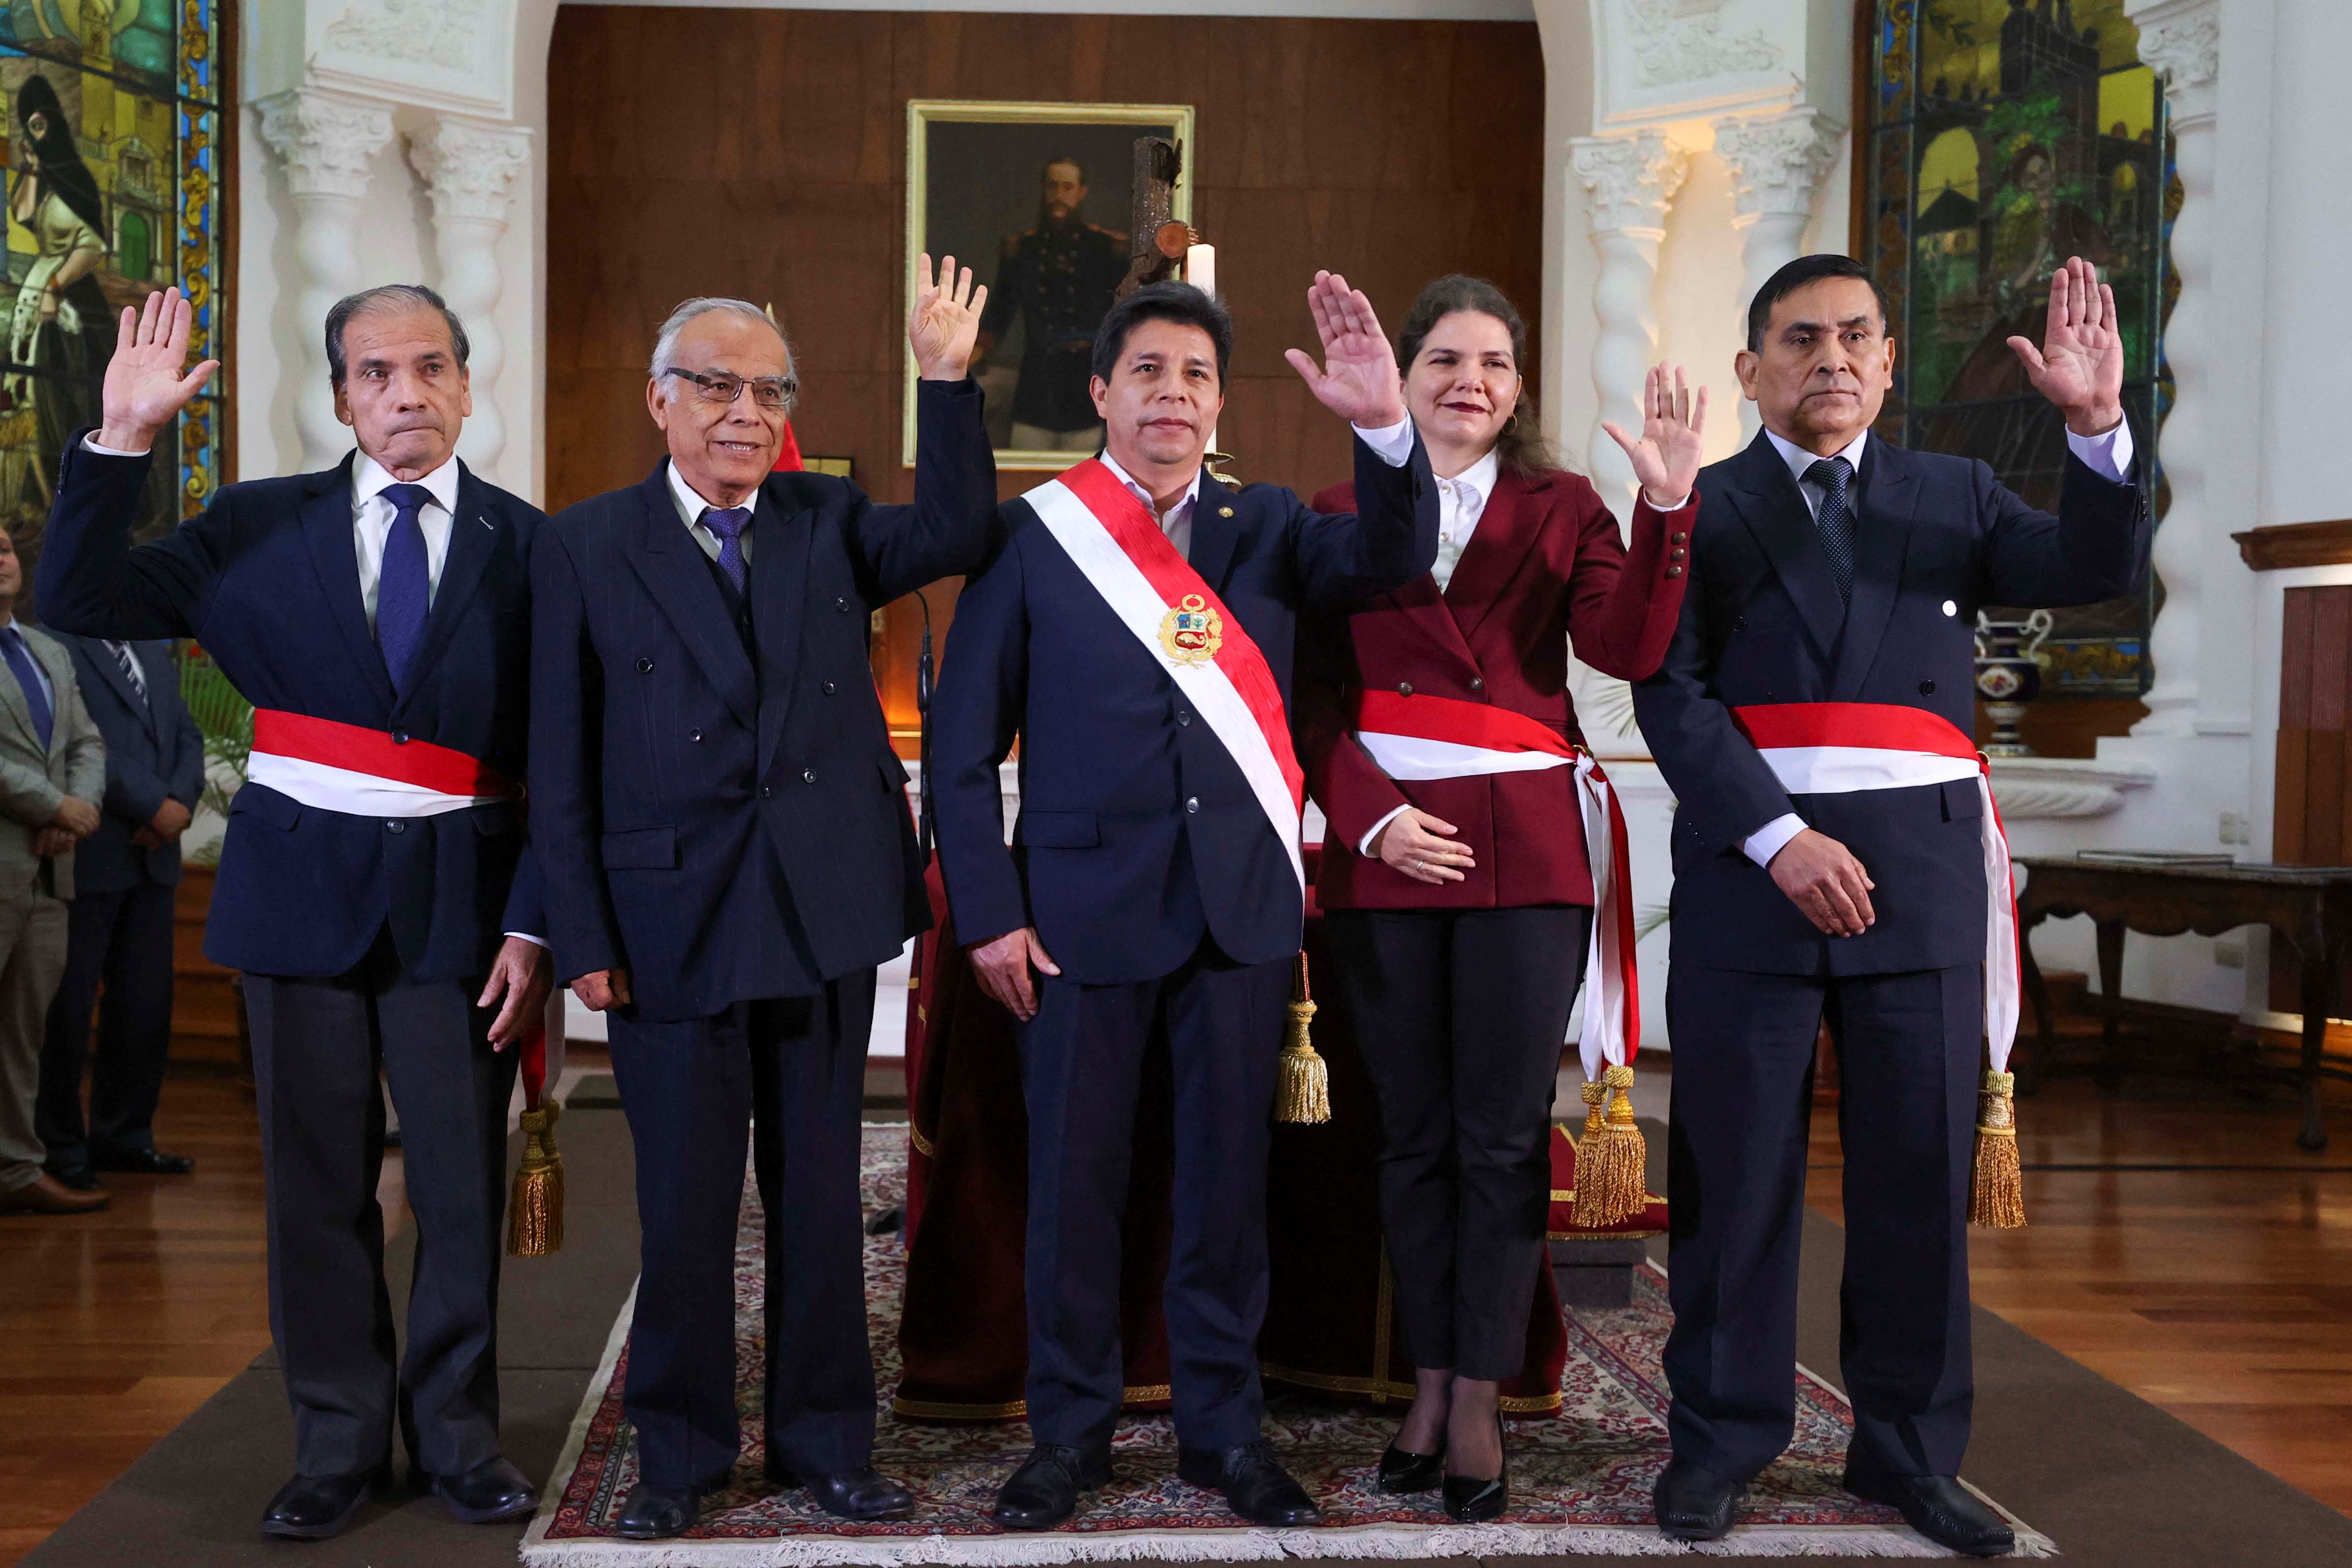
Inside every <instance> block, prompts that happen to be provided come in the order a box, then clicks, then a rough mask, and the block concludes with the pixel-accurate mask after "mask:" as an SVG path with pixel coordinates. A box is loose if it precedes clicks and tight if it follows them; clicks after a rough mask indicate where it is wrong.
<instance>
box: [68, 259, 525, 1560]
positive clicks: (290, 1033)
mask: <svg viewBox="0 0 2352 1568" xmlns="http://www.w3.org/2000/svg"><path fill="white" fill-rule="evenodd" d="M188 322H189V310H188V306H187V303H186V301H184V300H181V299H180V298H179V295H178V290H176V289H174V290H171V291H169V292H167V293H165V294H161V295H150V296H149V297H148V300H147V305H146V308H145V310H144V311H143V312H141V311H133V310H125V311H123V313H122V322H121V338H120V340H119V342H118V343H117V346H116V348H115V353H114V359H113V362H112V363H110V364H109V366H108V367H107V373H106V391H105V403H104V415H105V423H104V425H103V426H101V427H100V429H99V430H97V431H96V432H94V433H86V434H84V435H80V436H77V437H75V438H74V440H73V441H72V442H71V443H70V444H69V445H68V447H67V449H66V454H65V458H64V461H63V464H62V466H61V469H60V472H59V477H58V499H57V503H56V505H55V506H54V507H53V508H52V509H51V510H50V513H49V522H48V531H47V536H46V540H45V543H44V547H43V550H42V553H41V563H40V575H39V585H40V603H41V609H42V613H43V614H44V615H45V616H47V618H48V620H49V622H50V623H51V624H52V625H54V626H58V627H61V628H63V629H65V630H67V631H71V632H75V633H78V634H80V635H82V636H85V637H114V638H132V639H143V638H156V637H194V638H196V639H197V640H198V641H200V642H202V643H203V644H204V646H205V650H206V651H207V652H208V653H210V654H211V655H212V657H213V658H214V659H215V661H216V662H217V663H218V664H219V666H220V668H221V669H222V670H223V671H224V672H225V673H226V675H227V676H228V678H229V679H231V680H232V681H234V682H235V683H236V689H238V690H239V691H241V692H243V693H244V694H245V695H246V697H247V698H248V699H250V700H252V702H253V704H254V708H255V714H254V744H253V751H252V753H251V755H250V757H249V759H248V761H247V779H246V783H245V784H244V785H243V787H241V788H240V789H239V790H238V791H237V792H236V797H235V799H234V800H233V801H232V803H231V805H230V807H229V820H228V837H227V840H226V844H225V845H224V846H223V847H222V851H221V866H220V878H219V881H218V883H217V885H216V886H215V889H214V892H213V903H212V911H211V917H210V919H209V920H208V921H206V922H205V956H207V957H209V958H210V959H212V961H213V962H214V963H220V964H224V965H226V966H227V967H229V968H231V969H237V970H242V971H244V978H243V981H242V984H243V986H244V991H245V1001H246V1010H247V1017H248V1019H249V1021H250V1023H251V1026H252V1031H253V1067H254V1077H255V1079H256V1084H257V1091H258V1095H259V1100H260V1112H261V1153H262V1164H263V1171H264V1173H265V1175H266V1176H267V1179H268V1207H269V1321H270V1328H271V1331H272V1334H273V1336H274V1338H275V1339H276V1342H277V1345H278V1358H279V1360H280V1362H281V1363H282V1364H283V1366H284V1368H285V1377H286V1393H287V1398H288V1400H289V1403H290V1404H291V1405H293V1410H294V1444H295V1457H296V1468H297V1473H296V1474H295V1476H294V1478H293V1479H291V1480H289V1481H288V1482H287V1483H286V1485H285V1486H284V1487H282V1488H280V1489H279V1490H278V1495H277V1496H276V1497H275V1498H273V1499H272V1500H271V1501H270V1503H269V1506H268V1510H266V1511H265V1512H264V1513H263V1515H262V1521H261V1527H262V1529H263V1531H265V1532H267V1533H268V1534H271V1535H276V1536H285V1537H292V1538H297V1539H314V1538H317V1537H321V1536H327V1535H332V1534H335V1533H336V1532H337V1531H341V1530H342V1529H343V1528H345V1527H346V1526H347V1525H348V1524H349V1523H350V1522H351V1521H352V1517H353V1516H354V1515H355V1514H356V1513H357V1512H358V1510H359V1508H360V1505H361V1504H362V1502H363V1501H365V1500H366V1499H367V1497H368V1495H369V1492H370V1490H371V1489H372V1488H373V1486H374V1484H375V1483H377V1482H378V1481H379V1480H380V1479H382V1478H383V1475H384V1473H385V1472H386V1470H387V1469H388V1468H389V1465H390V1459H391V1451H392V1432H393V1426H394V1423H395V1421H396V1422H397V1423H398V1425H399V1426H400V1427H401V1428H402V1433H403V1436H404V1438H405V1440H406V1447H407V1449H408V1455H409V1461H410V1479H411V1480H412V1482H414V1483H415V1484H416V1485H418V1486H420V1487H425V1488H429V1489H431V1490H432V1491H433V1492H434V1493H435V1494H436V1495H437V1496H439V1497H440V1498H441V1499H442V1500H443V1501H444V1502H445V1503H446V1504H447V1506H448V1509H449V1511H450V1512H451V1513H452V1514H454V1515H455V1516H456V1517H457V1518H458V1519H460V1520H462V1521H467V1522H470V1523H486V1522H488V1521H492V1520H499V1519H509V1518H512V1517H514V1516H515V1515H517V1514H519V1513H528V1512H530V1510H531V1509H532V1508H533V1507H534V1506H535V1504H536V1501H537V1499H536V1495H535V1494H536V1489H535V1488H533V1487H532V1485H531V1483H530V1481H529V1480H528V1479H525V1478H524V1476H523V1475H522V1473H521V1472H520V1470H518V1469H516V1468H515V1467H514V1466H513V1465H511V1464H509V1462H508V1461H507V1460H506V1459H504V1458H501V1457H500V1456H499V1430H498V1427H499V1385H498V1279H499V1251H500V1247H501V1244H502V1242H503V1240H504V1238H503V1237H502V1236H501V1235H500V1225H499V1219H500V1210H501V1206H502V1205H503V1203H504V1200H505V1194H506V1142H507V1114H506V1113H507V1102H508V1097H509V1094H510V1093H511V1091H512V1089H513V1084H514V1074H515V1054H514V1053H513V1052H511V1051H509V1050H507V1049H506V1048H505V1047H507V1046H509V1045H511V1044H512V1043H513V1042H514V1041H515V1040H516V1039H517V1038H519V1037H520V1035H521V1033H522V1030H523V1027H524V1026H525V1025H526V1024H527V1023H530V1022H531V1021H533V1020H536V1019H537V1018H539V1017H540V1016H541V1009H542V1007H543V1005H544V1004H545V1001H546V997H547V994H548V987H549V979H550V977H549V973H548V968H549V966H548V964H547V962H546V959H545V955H544V953H543V952H542V950H541V944H540V943H539V942H538V941H536V940H535V936H536V933H538V932H541V931H544V930H545V920H544V916H543V915H542V913H541V904H540V894H539V879H538V877H537V875H536V873H535V872H534V870H533V869H532V862H531V860H530V854H529V851H528V849H527V847H526V845H525V843H524V837H523V821H522V812H521V809H520V805H521V803H520V788H519V784H520V779H521V776H522V769H523V753H524V748H525V737H526V732H527V730H528V727H529V726H528V723H527V716H528V698H529V676H530V671H529V664H528V661H529V658H530V577H529V572H530V547H531V538H532V534H533V532H534V531H536V530H537V528H538V527H539V525H540V523H541V521H544V520H543V519H542V518H541V516H540V513H539V512H538V510H536V509H534V508H533V507H531V506H530V504H529V503H527V502H525V501H523V500H519V499H518V498H516V497H514V496H511V495H509V494H508V493H507V492H506V491H504V490H501V489H495V488H493V487H492V486H489V485H487V484H485V483H483V482H482V481H481V480H480V479H477V478H476V477H475V476H474V475H473V474H472V473H471V472H470V471H468V470H467V468H466V466H465V465H464V464H463V463H461V462H459V461H458V460H457V456H456V447H457V433H458V430H459V427H460V426H461V425H462V424H463V422H464V419H465V416H466V415H467V413H469V412H471V410H472V406H473V405H472V398H471V395H470V393H469V392H468V391H467V379H466V353H467V344H466V333H465V329H464V327H463V326H462V325H460V324H459V322H458V321H457V317H456V316H455V315H453V314H452V313H451V312H450V311H449V310H448V308H447V307H446V306H445V305H444V304H443V303H442V302H441V299H440V296H438V295H437V294H435V293H434V292H433V291H432V290H431V289H425V288H420V287H412V286H407V285H395V286H391V287H386V288H381V289H368V290H367V291H365V292H363V293H360V294H354V295H352V296H351V297H350V298H348V299H345V300H341V301H339V302H338V303H337V304H336V305H335V307H334V308H333V309H332V310H330V311H329V312H328V314H327V321H326V346H327V363H328V372H329V375H330V378H331V383H332V385H333V388H334V395H335V413H336V416H337V417H338V418H340V419H341V421H342V422H343V423H344V424H346V425H349V426H351V427H352V434H353V435H354V436H355V437H357V440H358V445H359V449H358V451H356V452H355V453H353V454H352V456H351V457H350V458H346V459H345V460H344V461H343V462H341V464H338V465H337V466H336V467H334V468H330V469H328V470H326V471H324V472H322V473H315V474H301V475H297V476H295V477H292V478H289V479H257V480H253V481H250V482H247V483H245V484H236V485H230V486H227V487H226V488H225V489H222V490H221V491H220V492H219V493H218V494H217V495H215V497H214V498H213V500H212V501H211V504H209V505H208V506H206V507H205V510H204V512H203V513H202V514H201V515H200V516H198V517H195V518H194V519H192V520H190V521H187V522H184V523H183V524H182V525H181V526H180V527H179V528H178V530H176V531H173V533H170V534H168V535H166V536H165V537H163V538H162V539H160V540H157V541H155V542H153V543H152V544H141V545H136V546H134V545H132V543H131V521H132V519H133V518H134V516H135V515H136V512H137V510H138V501H139V496H140V493H141V489H142V486H143V485H144V484H145V483H146V479H147V469H148V467H149V465H150V463H151V462H152V460H153V459H152V457H151V455H150V451H151V448H152V445H153V443H154V439H155V437H156V436H157V435H158V434H159V433H161V432H162V431H163V429H164V428H165V427H166V426H168V425H170V423H171V422H172V420H173V418H175V417H176V416H178V414H179V412H180V410H181V409H182V408H184V407H185V406H186V405H187V403H188V400H189V399H190V398H192V397H194V395H196V392H197V391H198V390H199V389H200V388H201V387H202V386H203V385H204V384H205V381H206V379H208V378H209V377H210V375H211V374H212V373H213V371H214V370H215V369H216V368H218V367H217V365H216V364H215V362H212V361H209V360H207V361H205V363H202V364H200V365H198V366H196V367H195V369H194V370H193V371H190V372H187V373H186V374H182V367H183V366H184V364H185V363H186V361H187V348H188ZM379 1075H381V1077H382V1078H383V1079H387V1080H389V1082H390V1084H391V1087H392V1098H393V1103H394V1107H395V1108H397V1110H399V1112H400V1121H401V1134H402V1142H403V1150H404V1155H405V1161H404V1163H405V1168H406V1171H407V1187H408V1202H409V1206H410V1208H412V1209H413V1210H414V1211H415V1215H416V1230H417V1240H416V1268H415V1288H414V1289H412V1291H411V1292H410V1296H409V1310H408V1332H407V1354H406V1358H405V1360H404V1362H402V1363H400V1364H399V1365H398V1366H396V1367H395V1364H394V1355H393V1352H394V1336H393V1321H392V1304H391V1302H390V1300H389V1299H388V1298H387V1297H386V1295H385V1291H384V1282H383V1212H382V1210H381V1209H380V1208H379V1207H378V1206H377V1204H376V1197H375V1190H376V1177H377V1173H378V1169H379V1167H380V1166H381V1165H382V1163H383V1126H384V1114H383V1095H382V1094H381V1093H380V1092H379V1090H378V1088H377V1082H378V1079H379Z"/></svg>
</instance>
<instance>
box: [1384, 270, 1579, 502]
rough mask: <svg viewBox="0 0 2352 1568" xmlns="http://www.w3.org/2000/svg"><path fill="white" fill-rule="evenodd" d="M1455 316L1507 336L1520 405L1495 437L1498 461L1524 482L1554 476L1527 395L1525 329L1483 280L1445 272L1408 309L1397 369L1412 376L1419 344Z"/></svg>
mask: <svg viewBox="0 0 2352 1568" xmlns="http://www.w3.org/2000/svg"><path fill="white" fill-rule="evenodd" d="M1458 310H1469V311H1473V312H1475V313H1476V314H1478V315H1481V316H1492V317H1494V318H1495V320H1496V321H1500V322H1502V323H1503V330H1504V331H1507V332H1509V333H1510V334H1511V363H1512V364H1513V365H1514V366H1515V367H1517V370H1518V373H1519V402H1518V406H1517V408H1514V409H1513V410H1512V411H1511V416H1510V417H1509V418H1508V419H1507V420H1505V421H1504V422H1503V430H1502V434H1500V435H1498V436H1496V437H1495V455H1496V458H1500V459H1501V461H1502V466H1503V467H1504V468H1508V469H1509V470H1510V471H1511V472H1512V473H1514V474H1517V476H1518V477H1519V478H1521V479H1534V478H1536V477H1537V476H1538V475H1539V474H1548V473H1553V472H1556V471H1558V469H1559V467H1560V460H1559V453H1558V452H1556V451H1554V450H1553V449H1552V444H1551V443H1550V442H1549V441H1547V440H1546V439H1544V436H1543V431H1542V430H1541V429H1540V428H1539V426H1538V421H1537V418H1536V400H1535V395H1534V394H1532V393H1530V392H1528V373H1527V363H1528V324H1527V322H1526V321H1524V320H1522V319H1521V317H1520V315H1519V308H1518V307H1517V306H1516V305H1514V304H1512V303H1511V301H1510V298H1509V296H1507V295H1506V294H1505V293H1504V292H1503V291H1502V290H1501V289H1497V288H1496V287H1495V286H1494V285H1493V284H1492V283H1489V282H1487V281H1486V279H1484V278H1473V277H1471V276H1470V275H1469V274H1468V273H1466V272H1449V273H1447V274H1446V275H1445V276H1444V277H1443V278H1440V279H1437V280H1436V281H1435V282H1433V283H1432V284H1430V285H1429V286H1428V287H1427V288H1425V289H1423V290H1422V291H1421V294H1420V296H1419V297H1418V298H1416V299H1415V300H1413V302H1412V310H1407V311H1406V312H1405V313H1404V326H1403V327H1402V329H1401V330H1400V331H1398V333H1397V366H1398V368H1399V369H1401V370H1402V371H1405V372H1407V373H1408V374H1410V373H1411V371H1412V362H1413V361H1415V360H1417V359H1419V358H1420V357H1421V347H1422V344H1423V342H1426V341H1427V340H1428V337H1429V334H1430V333H1431V332H1433V331H1435V330H1436V328H1437V323H1438V322H1440V321H1444V319H1445V318H1446V317H1448V316H1451V315H1453V314H1454V312H1456V311H1458Z"/></svg>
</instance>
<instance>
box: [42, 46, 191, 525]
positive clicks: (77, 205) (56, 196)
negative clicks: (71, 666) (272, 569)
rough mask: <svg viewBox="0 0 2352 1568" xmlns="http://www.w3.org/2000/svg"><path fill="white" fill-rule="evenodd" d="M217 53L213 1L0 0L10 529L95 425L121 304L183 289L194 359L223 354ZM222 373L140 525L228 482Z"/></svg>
mask: <svg viewBox="0 0 2352 1568" xmlns="http://www.w3.org/2000/svg"><path fill="white" fill-rule="evenodd" d="M220 64H221V62H220V51H219V30H218V0H0V97H5V123H0V145H5V149H6V167H7V201H8V208H7V230H8V244H7V252H6V259H7V269H6V273H5V277H0V322H5V325H6V328H7V342H6V353H5V369H0V525H5V526H6V527H7V528H8V529H9V531H11V532H14V533H16V534H17V535H18V536H19V537H20V538H29V537H30V536H31V535H33V534H35V533H37V531H38V529H39V526H40V523H41V520H42V519H44V518H45V517H46V516H47V513H48V510H49V498H50V497H51V495H52V494H53V493H54V492H55V489H56V484H57V472H58V454H59V452H60V451H62V450H63V447H64V444H65V442H66V440H67V438H68V437H69V436H70V435H71V434H72V432H73V431H74V430H75V429H77V428H78V427H79V426H84V425H95V424H97V423H98V418H99V389H100V384H102V382H103V380H104V377H105V373H106V362H107V359H108V356H109V355H110V354H111V353H113V349H114V336H115V321H116V319H117V316H118V314H119V312H120V311H121V308H122V307H123V306H125V305H135V304H138V303H139V302H141V301H142V300H145V298H146V297H147V295H148V293H149V291H150V290H152V289H162V288H164V287H166V286H167V285H170V284H173V283H176V284H178V285H179V286H180V287H181V288H182V289H184V290H186V292H187V294H188V297H189V299H190V300H192V301H193V302H194V307H195V340H196V341H195V343H194V353H192V354H191V356H190V358H191V359H192V360H194V359H203V358H212V357H219V355H220V352H221V348H222V346H223V341H224V339H223V334H224V331H225V329H226V320H225V318H224V316H223V314H222V310H221V297H220V292H219V288H220V281H221V268H220V237H221V227H222V225H221V218H220V177H221V173H222V170H221V163H220V150H219V135H220V116H221V108H220V96H221V90H222V88H223V85H224V84H223V79H222V72H221V68H220ZM223 380H224V378H223V377H222V376H220V375H215V377H214V378H213V380H212V382H211V384H209V385H207V386H206V387H205V392H204V395H202V396H201V397H200V398H198V400H197V401H196V402H195V403H194V405H191V406H190V408H189V409H188V412H187V416H186V417H184V419H182V420H181V421H180V423H179V426H178V427H177V428H176V429H175V430H173V431H171V432H168V433H167V434H165V435H164V436H163V437H162V438H161V439H162V441H163V442H165V443H170V446H168V447H166V448H165V451H164V454H163V456H164V460H162V461H158V462H157V463H156V464H155V465H154V468H153V470H152V475H151V477H150V480H149V488H148V494H147V497H146V500H145V501H144V503H143V504H142V509H141V517H140V520H139V531H140V532H141V534H142V536H146V535H152V534H154V533H157V532H161V531H164V530H166V529H168V528H170V527H172V526H173V525H174V524H175V523H177V522H178V521H179V520H180V519H181V518H182V517H184V516H190V515H193V514H194V512H196V511H197V510H200V509H201V508H202V507H203V505H204V503H205V500H206V499H207V498H208V497H209V496H210V495H211V493H212V491H213V489H214V487H215V485H216V484H217V483H218V482H219V475H220V458H221V442H222V437H223V426H222V419H221V409H222V406H223V401H222V400H223V398H224V396H225V395H226V391H227V389H226V386H225V385H224V384H223Z"/></svg>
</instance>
